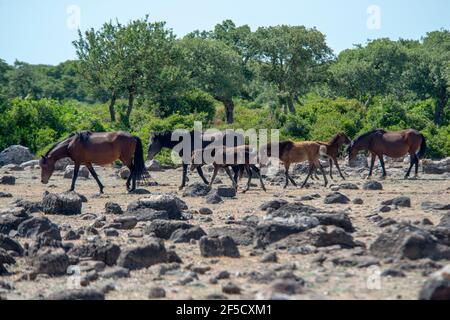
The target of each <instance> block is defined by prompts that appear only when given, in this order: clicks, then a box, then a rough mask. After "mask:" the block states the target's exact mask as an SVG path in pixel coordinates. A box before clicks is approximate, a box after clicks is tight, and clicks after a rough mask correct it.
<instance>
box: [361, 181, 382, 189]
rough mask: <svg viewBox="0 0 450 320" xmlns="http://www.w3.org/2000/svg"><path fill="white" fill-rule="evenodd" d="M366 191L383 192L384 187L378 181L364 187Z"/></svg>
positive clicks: (367, 183)
mask: <svg viewBox="0 0 450 320" xmlns="http://www.w3.org/2000/svg"><path fill="white" fill-rule="evenodd" d="M363 189H364V190H383V185H382V184H381V183H379V182H377V181H367V182H365V183H364V185H363Z"/></svg>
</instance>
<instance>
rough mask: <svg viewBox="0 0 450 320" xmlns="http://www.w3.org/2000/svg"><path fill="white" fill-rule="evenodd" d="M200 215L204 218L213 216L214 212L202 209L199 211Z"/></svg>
mask: <svg viewBox="0 0 450 320" xmlns="http://www.w3.org/2000/svg"><path fill="white" fill-rule="evenodd" d="M198 213H200V214H201V215H204V216H209V215H212V214H213V211H212V210H211V209H209V208H200V209H198Z"/></svg>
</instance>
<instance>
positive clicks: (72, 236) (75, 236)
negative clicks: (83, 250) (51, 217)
mask: <svg viewBox="0 0 450 320" xmlns="http://www.w3.org/2000/svg"><path fill="white" fill-rule="evenodd" d="M63 238H64V240H66V241H73V240H79V239H80V234H79V233H78V232H75V231H73V230H69V231H67V232H66V234H65V235H64V237H63Z"/></svg>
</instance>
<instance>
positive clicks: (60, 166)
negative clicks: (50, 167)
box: [55, 158, 74, 171]
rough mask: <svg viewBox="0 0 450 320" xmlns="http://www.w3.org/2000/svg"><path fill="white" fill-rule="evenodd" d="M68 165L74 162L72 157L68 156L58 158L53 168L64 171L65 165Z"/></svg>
mask: <svg viewBox="0 0 450 320" xmlns="http://www.w3.org/2000/svg"><path fill="white" fill-rule="evenodd" d="M70 165H72V166H73V165H74V162H73V160H72V159H70V158H63V159H59V160H58V161H56V163H55V170H56V171H65V170H66V168H67V166H70Z"/></svg>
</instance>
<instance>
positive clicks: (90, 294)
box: [45, 288, 105, 301]
mask: <svg viewBox="0 0 450 320" xmlns="http://www.w3.org/2000/svg"><path fill="white" fill-rule="evenodd" d="M45 299H46V300H60V301H72V300H87V301H95V300H105V294H104V293H103V292H101V291H98V290H96V289H91V288H82V289H70V290H67V289H66V290H63V291H60V292H55V293H52V294H51V295H49V296H47V297H46V298H45Z"/></svg>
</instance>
